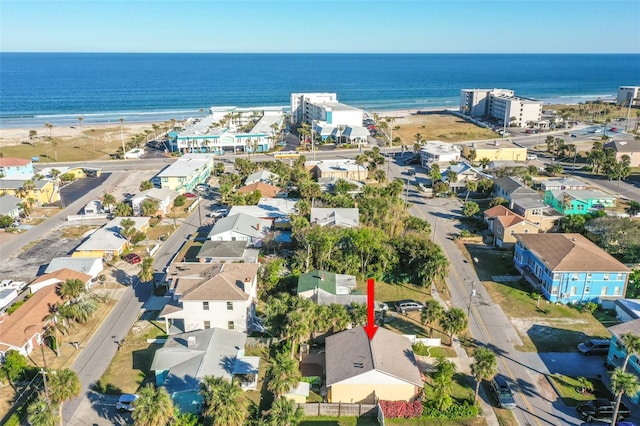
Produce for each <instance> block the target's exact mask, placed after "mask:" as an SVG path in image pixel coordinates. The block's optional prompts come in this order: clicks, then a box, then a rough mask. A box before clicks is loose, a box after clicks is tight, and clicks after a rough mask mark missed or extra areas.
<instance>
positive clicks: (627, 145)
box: [604, 136, 640, 167]
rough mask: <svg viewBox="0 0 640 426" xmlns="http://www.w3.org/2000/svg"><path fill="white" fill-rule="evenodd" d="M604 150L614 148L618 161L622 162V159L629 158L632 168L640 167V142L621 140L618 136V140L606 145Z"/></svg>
mask: <svg viewBox="0 0 640 426" xmlns="http://www.w3.org/2000/svg"><path fill="white" fill-rule="evenodd" d="M604 148H605V149H606V148H613V150H614V151H615V153H616V161H617V162H620V161H622V157H623V156H624V155H627V156H628V157H629V160H630V161H631V162H630V164H629V165H630V166H631V167H640V140H637V139H627V140H620V139H618V137H617V136H616V140H612V141H610V142H607V143H606V144H604Z"/></svg>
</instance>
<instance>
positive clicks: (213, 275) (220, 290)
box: [169, 263, 259, 300]
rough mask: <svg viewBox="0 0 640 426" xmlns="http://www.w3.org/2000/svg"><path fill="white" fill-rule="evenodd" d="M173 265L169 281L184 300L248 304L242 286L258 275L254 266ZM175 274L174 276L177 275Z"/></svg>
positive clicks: (230, 264)
mask: <svg viewBox="0 0 640 426" xmlns="http://www.w3.org/2000/svg"><path fill="white" fill-rule="evenodd" d="M196 265H200V266H195V265H194V266H192V267H191V266H187V265H184V264H182V265H180V264H178V265H174V266H173V267H172V268H171V269H170V272H169V277H173V279H175V280H176V287H175V288H176V291H175V292H176V294H181V295H182V299H184V300H247V299H248V298H249V295H248V294H247V293H245V292H244V291H243V290H242V287H243V283H244V282H247V280H248V281H252V280H253V279H254V278H255V276H256V274H257V273H258V266H259V265H258V264H255V263H225V264H214V265H212V264H196ZM174 272H175V275H174Z"/></svg>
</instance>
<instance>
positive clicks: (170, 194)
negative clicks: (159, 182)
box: [131, 188, 178, 216]
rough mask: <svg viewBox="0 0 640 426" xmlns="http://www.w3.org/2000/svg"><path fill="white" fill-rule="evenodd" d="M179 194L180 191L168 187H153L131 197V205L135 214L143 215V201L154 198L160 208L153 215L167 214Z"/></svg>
mask: <svg viewBox="0 0 640 426" xmlns="http://www.w3.org/2000/svg"><path fill="white" fill-rule="evenodd" d="M177 196H178V193H177V192H175V191H172V190H170V189H166V188H151V189H147V190H146V191H142V192H141V193H139V194H138V195H136V196H135V197H133V198H132V199H131V207H132V208H133V214H135V215H136V216H142V215H143V214H142V213H143V212H142V203H143V202H144V200H147V199H149V200H153V201H155V202H157V203H158V209H157V210H156V211H155V212H154V213H153V215H152V216H166V214H167V213H168V212H169V210H171V207H173V201H174V200H175V199H176V197H177Z"/></svg>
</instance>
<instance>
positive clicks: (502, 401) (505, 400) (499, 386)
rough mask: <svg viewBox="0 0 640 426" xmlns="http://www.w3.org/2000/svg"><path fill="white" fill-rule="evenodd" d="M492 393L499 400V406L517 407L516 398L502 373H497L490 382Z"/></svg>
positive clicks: (507, 408)
mask: <svg viewBox="0 0 640 426" xmlns="http://www.w3.org/2000/svg"><path fill="white" fill-rule="evenodd" d="M489 387H490V388H491V393H493V395H494V396H495V397H496V399H497V400H498V406H499V407H500V408H504V409H506V410H513V409H514V408H516V400H515V399H514V398H513V392H512V391H511V389H510V388H509V384H508V383H507V381H506V380H505V379H504V377H502V376H500V375H496V376H495V377H494V378H493V379H491V382H490V383H489Z"/></svg>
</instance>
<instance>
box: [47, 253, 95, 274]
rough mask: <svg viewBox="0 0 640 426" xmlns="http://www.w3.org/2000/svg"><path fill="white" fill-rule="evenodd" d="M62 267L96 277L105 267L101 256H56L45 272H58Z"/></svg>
mask: <svg viewBox="0 0 640 426" xmlns="http://www.w3.org/2000/svg"><path fill="white" fill-rule="evenodd" d="M61 269H70V270H72V271H77V272H82V273H83V274H87V275H91V277H92V278H96V277H97V276H98V275H99V274H100V272H102V270H103V269H104V267H103V265H102V259H101V258H99V257H55V258H53V259H51V262H49V264H48V265H47V269H45V270H44V273H45V274H49V273H51V272H56V271H59V270H61Z"/></svg>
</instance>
